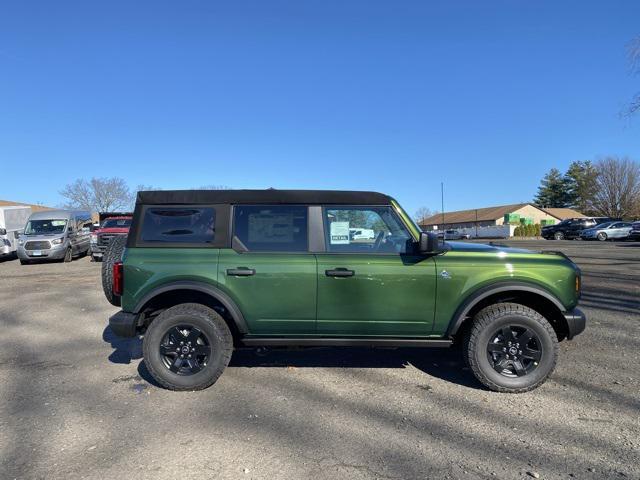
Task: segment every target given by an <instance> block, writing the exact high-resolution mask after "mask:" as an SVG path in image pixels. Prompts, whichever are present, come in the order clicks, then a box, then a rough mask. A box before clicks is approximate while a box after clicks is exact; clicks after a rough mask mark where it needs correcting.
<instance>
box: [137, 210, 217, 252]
mask: <svg viewBox="0 0 640 480" xmlns="http://www.w3.org/2000/svg"><path fill="white" fill-rule="evenodd" d="M215 221H216V212H215V210H214V209H213V208H207V207H149V208H147V209H146V211H145V214H144V219H143V224H142V234H141V240H142V241H143V242H150V243H199V244H202V243H212V242H213V238H214V236H215Z"/></svg>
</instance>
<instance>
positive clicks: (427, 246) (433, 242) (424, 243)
mask: <svg viewBox="0 0 640 480" xmlns="http://www.w3.org/2000/svg"><path fill="white" fill-rule="evenodd" d="M418 251H419V252H420V253H437V252H439V251H440V241H439V239H438V235H437V234H435V233H431V232H420V240H419V241H418Z"/></svg>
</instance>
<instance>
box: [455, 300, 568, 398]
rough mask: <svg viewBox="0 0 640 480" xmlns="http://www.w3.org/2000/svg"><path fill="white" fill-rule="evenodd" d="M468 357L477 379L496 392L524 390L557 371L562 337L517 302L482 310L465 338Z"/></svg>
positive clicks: (532, 387)
mask: <svg viewBox="0 0 640 480" xmlns="http://www.w3.org/2000/svg"><path fill="white" fill-rule="evenodd" d="M464 355H465V360H466V361H467V363H468V364H469V366H470V367H471V370H472V371H473V373H474V375H475V376H476V378H477V379H478V380H479V381H480V382H481V383H482V384H483V385H485V386H486V387H488V388H489V389H491V390H494V391H496V392H506V393H522V392H528V391H529V390H533V389H534V388H537V387H539V386H540V385H542V384H543V383H544V382H545V381H546V380H547V378H548V377H549V375H550V374H551V372H553V370H554V368H555V366H556V361H557V357H558V338H557V336H556V333H555V331H554V330H553V327H552V326H551V324H550V323H549V322H548V321H547V320H546V319H545V318H544V317H543V316H542V315H540V314H539V313H538V312H536V311H535V310H532V309H531V308H528V307H525V306H524V305H520V304H516V303H498V304H495V305H490V306H488V307H486V308H484V309H483V310H481V311H480V312H479V313H478V314H477V315H476V316H475V318H474V320H473V324H472V326H471V328H470V329H469V331H468V333H467V336H466V338H465V352H464Z"/></svg>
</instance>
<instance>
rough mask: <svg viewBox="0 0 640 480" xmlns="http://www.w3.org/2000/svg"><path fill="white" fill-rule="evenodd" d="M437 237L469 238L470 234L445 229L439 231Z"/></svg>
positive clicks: (446, 238) (448, 238)
mask: <svg viewBox="0 0 640 480" xmlns="http://www.w3.org/2000/svg"><path fill="white" fill-rule="evenodd" d="M438 237H440V238H442V239H443V240H468V239H470V238H471V235H469V234H468V233H464V232H461V231H460V230H445V231H444V232H439V233H438Z"/></svg>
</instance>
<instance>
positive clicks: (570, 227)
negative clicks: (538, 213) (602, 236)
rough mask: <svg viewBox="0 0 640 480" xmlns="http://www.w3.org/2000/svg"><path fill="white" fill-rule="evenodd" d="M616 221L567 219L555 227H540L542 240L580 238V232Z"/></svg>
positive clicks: (599, 218)
mask: <svg viewBox="0 0 640 480" xmlns="http://www.w3.org/2000/svg"><path fill="white" fill-rule="evenodd" d="M613 220H616V219H614V218H608V217H581V218H567V219H565V220H563V221H561V222H560V223H558V224H557V225H548V226H546V227H542V238H545V239H547V240H565V239H566V240H571V239H574V238H579V237H580V232H582V230H584V229H586V228H592V227H595V226H596V225H599V224H601V223H605V222H611V221H613Z"/></svg>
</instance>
